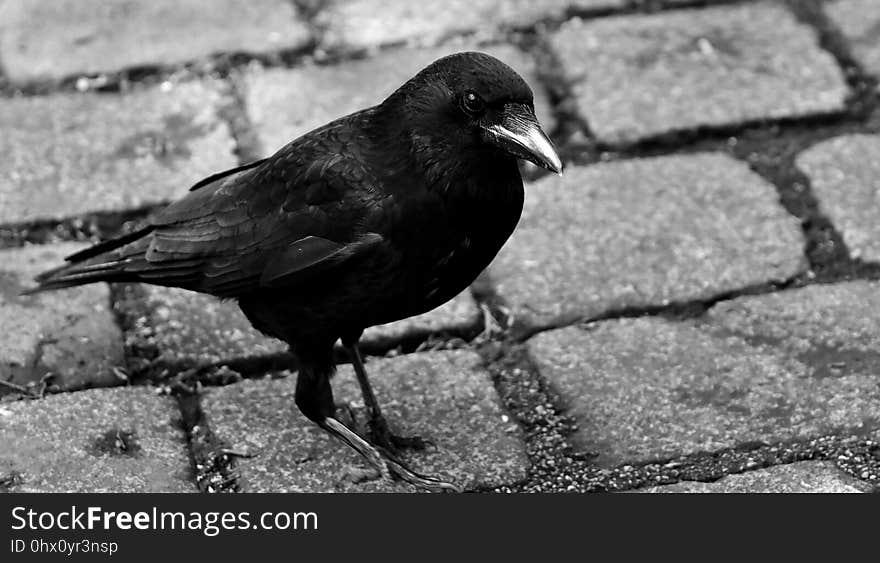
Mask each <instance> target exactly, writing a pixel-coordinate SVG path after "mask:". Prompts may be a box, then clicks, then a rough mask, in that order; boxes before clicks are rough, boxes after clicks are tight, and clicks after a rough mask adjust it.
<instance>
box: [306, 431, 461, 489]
mask: <svg viewBox="0 0 880 563" xmlns="http://www.w3.org/2000/svg"><path fill="white" fill-rule="evenodd" d="M321 426H322V427H323V428H324V429H325V430H328V431H329V432H330V433H332V434H334V435H336V436H337V437H338V438H340V439H341V440H342V441H344V442H345V443H347V444H348V445H349V446H351V447H352V448H354V449H355V450H356V451H357V452H358V453H359V454H361V455H362V456H363V457H364V458H365V459H366V460H367V461H368V462H369V463H370V465H372V466H373V467H375V468H376V470H377V471H378V472H379V474H380V475H381V476H382V477H383V478H385V479H388V480H398V481H404V482H406V483H409V484H410V485H413V486H414V487H417V488H419V489H423V490H426V491H431V492H443V491H448V492H461V489H460V488H459V487H457V486H456V485H454V484H452V483H448V482H446V481H442V480H440V479H436V478H434V477H428V476H427V475H420V474H418V473H416V472H415V471H413V470H411V469H410V468H408V467H407V466H406V465H405V464H404V463H403V462H402V461H400V460H398V459H397V458H396V457H395V456H394V455H393V454H391V453H390V452H389V451H388V450H385V449H382V448H379V447H376V446H374V445H372V444H370V443H369V442H367V441H366V440H364V439H363V438H362V437H360V436H358V435H357V433H355V432H354V431H352V430H351V429H349V428H348V427H346V426H345V425H343V424H342V423H341V422H340V421H339V420H337V419H335V418H332V417H329V418H325V419H324V421H323V423H322V424H321Z"/></svg>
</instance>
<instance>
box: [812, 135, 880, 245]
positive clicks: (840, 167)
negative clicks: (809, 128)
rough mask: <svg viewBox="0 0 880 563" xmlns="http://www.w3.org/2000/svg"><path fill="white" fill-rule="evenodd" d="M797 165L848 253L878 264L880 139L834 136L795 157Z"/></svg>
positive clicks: (863, 136) (875, 137)
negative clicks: (876, 261)
mask: <svg viewBox="0 0 880 563" xmlns="http://www.w3.org/2000/svg"><path fill="white" fill-rule="evenodd" d="M796 164H797V167H798V168H800V169H801V170H803V172H804V173H805V174H806V175H807V176H808V177H809V178H810V184H811V185H812V188H813V193H815V194H816V198H817V199H818V200H819V209H820V210H821V211H822V212H823V213H824V214H825V215H827V216H828V217H829V218H830V219H831V221H832V223H833V224H834V225H835V226H836V227H837V228H838V229H839V230H840V231H841V233H842V234H843V240H844V242H846V245H847V246H848V247H849V250H850V255H851V256H852V257H853V258H862V259H864V260H880V224H878V222H877V217H878V216H880V215H878V214H880V136H877V135H846V136H842V137H836V138H834V139H830V140H828V141H824V142H821V143H819V144H817V145H814V146H813V147H811V148H809V149H807V150H806V151H804V152H803V153H801V154H800V155H798V157H797V161H796Z"/></svg>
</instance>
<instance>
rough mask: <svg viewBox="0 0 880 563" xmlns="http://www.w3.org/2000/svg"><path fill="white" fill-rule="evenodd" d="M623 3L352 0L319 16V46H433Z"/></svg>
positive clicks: (611, 0) (583, 0) (593, 0)
mask: <svg viewBox="0 0 880 563" xmlns="http://www.w3.org/2000/svg"><path fill="white" fill-rule="evenodd" d="M624 4H625V0H513V1H511V0H470V1H465V0H453V1H447V2H410V1H408V0H390V1H389V0H350V1H346V2H337V3H335V4H332V5H331V7H329V8H328V9H326V10H325V11H323V12H322V13H320V14H318V16H317V18H316V23H317V25H318V26H319V27H320V28H321V29H322V31H323V35H322V41H321V44H322V46H323V47H324V48H327V49H366V48H371V47H377V46H379V45H387V44H390V43H400V42H409V43H415V44H419V45H433V44H436V43H438V42H439V41H441V40H443V39H445V38H446V37H449V36H451V35H455V34H459V33H467V32H473V31H477V32H482V33H483V34H492V33H493V32H495V31H497V28H517V27H526V26H529V25H531V24H533V23H534V22H535V21H536V20H541V19H547V18H560V17H562V16H563V15H564V14H565V13H566V10H567V9H569V8H573V9H591V8H612V7H619V6H623V5H624Z"/></svg>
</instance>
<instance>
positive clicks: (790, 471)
mask: <svg viewBox="0 0 880 563" xmlns="http://www.w3.org/2000/svg"><path fill="white" fill-rule="evenodd" d="M869 490H870V485H867V484H866V483H862V482H860V481H858V480H857V479H853V478H852V477H850V476H849V475H847V474H846V473H843V472H842V471H840V470H839V469H837V468H836V467H835V466H834V464H833V463H829V462H826V461H804V462H801V463H792V464H789V465H777V466H775V467H769V468H767V469H758V470H756V471H749V472H747V473H740V474H738V475H729V476H727V477H724V478H723V479H719V480H718V481H715V482H714V483H700V482H696V481H684V482H681V483H675V484H674V485H665V486H662V487H649V488H647V489H639V490H638V491H636V492H639V493H866V492H869Z"/></svg>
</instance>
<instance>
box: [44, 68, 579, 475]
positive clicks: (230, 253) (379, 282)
mask: <svg viewBox="0 0 880 563" xmlns="http://www.w3.org/2000/svg"><path fill="white" fill-rule="evenodd" d="M517 159H525V160H528V161H531V162H533V163H535V164H537V165H539V166H542V167H544V168H547V169H549V170H551V171H553V172H556V173H557V174H561V173H562V162H561V161H560V158H559V156H558V155H557V153H556V150H555V149H554V147H553V144H552V142H551V141H550V140H549V138H548V137H547V135H546V134H545V133H544V132H543V131H542V129H541V127H540V125H539V123H538V120H537V118H536V117H535V112H534V104H533V98H532V91H531V89H530V88H529V86H528V85H527V84H526V82H525V81H524V80H523V79H522V77H520V76H519V75H518V74H517V73H516V72H515V71H514V70H513V69H511V68H510V67H509V66H507V65H506V64H504V63H503V62H501V61H499V60H498V59H496V58H494V57H492V56H489V55H487V54H484V53H479V52H462V53H456V54H452V55H449V56H446V57H443V58H441V59H438V60H436V61H435V62H433V63H432V64H430V65H429V66H427V67H426V68H424V69H423V70H421V71H420V72H419V73H418V74H416V75H415V76H414V77H413V78H411V79H410V80H408V81H407V82H406V83H405V84H403V85H402V86H401V87H400V88H398V89H397V90H396V91H395V92H393V93H392V94H391V95H390V96H389V97H388V98H387V99H385V100H384V101H383V102H382V103H380V104H379V105H377V106H374V107H370V108H367V109H364V110H361V111H357V112H355V113H352V114H350V115H347V116H345V117H341V118H339V119H337V120H335V121H332V122H330V123H328V124H326V125H324V126H322V127H319V128H317V129H314V130H312V131H310V132H308V133H306V134H304V135H302V136H301V137H299V138H297V139H295V140H293V141H291V142H290V143H288V144H287V145H285V146H284V147H282V148H281V149H279V150H278V151H277V152H276V153H275V154H273V155H272V156H269V157H268V158H265V159H262V160H258V161H256V162H251V163H250V164H246V165H244V166H240V167H238V168H234V169H231V170H226V171H224V172H220V173H218V174H214V175H212V176H209V177H208V178H205V179H204V180H202V181H200V182H198V183H197V184H195V185H194V186H193V187H192V188H191V189H190V191H189V193H188V194H187V195H186V196H185V197H183V198H182V199H179V200H177V201H175V202H173V203H171V204H169V205H168V206H167V207H166V208H164V209H163V210H161V211H159V212H157V213H156V214H155V215H154V216H152V217H151V218H149V220H148V222H147V223H146V225H145V226H143V227H142V228H140V229H138V230H136V231H134V232H132V233H130V234H127V235H124V236H122V237H120V238H116V239H114V240H109V241H105V242H102V243H99V244H97V245H95V246H93V247H91V248H88V249H86V250H83V251H81V252H78V253H76V254H73V255H71V256H69V257H67V258H66V264H64V265H63V266H60V267H58V268H55V269H53V270H50V271H47V272H45V273H42V274H40V275H39V276H37V278H36V281H37V282H38V284H39V285H38V287H36V288H35V289H34V290H32V292H39V291H44V290H54V289H59V288H65V287H71V286H76V285H81V284H88V283H93V282H142V283H148V284H155V285H162V286H173V287H180V288H184V289H188V290H192V291H197V292H202V293H208V294H211V295H215V296H218V297H220V298H225V299H234V300H236V301H237V302H238V305H239V306H240V308H241V310H242V311H243V312H244V314H245V316H246V317H247V318H248V319H249V321H250V322H251V323H252V324H253V326H254V327H255V328H256V329H258V330H259V331H261V332H263V333H265V334H267V335H269V336H272V337H275V338H278V339H281V340H283V341H284V342H286V343H287V344H288V345H289V346H290V349H291V351H292V353H293V354H294V355H295V356H296V357H297V359H298V363H299V371H298V374H297V382H296V393H295V402H296V405H297V406H298V407H299V409H300V411H301V412H302V414H303V415H305V416H306V417H308V418H309V419H310V420H312V421H314V422H315V423H317V424H318V426H320V427H321V428H323V429H324V430H326V431H328V432H330V433H331V434H332V435H334V436H336V437H337V438H339V439H341V440H342V441H343V442H344V443H346V444H348V445H349V446H351V447H352V448H354V449H355V450H356V451H357V452H358V453H360V454H361V455H362V456H364V457H365V458H366V459H367V460H368V461H369V462H370V463H371V464H372V465H373V466H374V467H375V468H376V469H377V470H378V471H379V473H380V474H381V475H382V476H384V477H385V478H391V479H399V480H403V481H406V482H408V483H411V484H413V485H415V486H416V487H419V488H422V489H427V490H448V489H455V486H454V485H453V484H451V483H448V482H444V481H442V480H439V479H436V478H433V477H430V476H425V475H420V474H418V473H416V472H414V471H412V470H411V469H409V468H408V467H407V466H406V465H405V464H404V463H403V462H401V461H400V459H399V457H398V455H397V453H398V452H399V448H401V447H406V446H417V445H419V441H418V440H417V439H406V438H401V437H398V436H395V435H393V434H392V433H391V431H390V430H389V428H388V425H387V423H386V422H385V419H384V418H383V416H382V412H381V409H380V407H379V405H378V403H377V401H376V398H375V396H374V394H373V391H372V389H371V387H370V383H369V381H368V380H367V374H366V371H365V369H364V362H363V359H362V357H361V353H360V350H359V349H358V340H359V339H360V336H361V334H362V332H363V331H364V329H365V328H367V327H370V326H373V325H378V324H383V323H387V322H391V321H395V320H399V319H403V318H406V317H410V316H413V315H418V314H421V313H424V312H427V311H430V310H431V309H433V308H435V307H437V306H439V305H441V304H442V303H444V302H446V301H448V300H449V299H451V298H452V297H454V296H456V295H457V294H458V293H460V292H461V291H463V290H464V289H466V288H467V287H468V286H469V285H470V284H471V282H473V281H474V279H475V278H476V277H477V276H478V275H479V274H480V272H481V271H482V270H483V269H484V268H485V267H486V266H488V265H489V263H490V262H491V261H492V259H493V258H494V257H495V255H496V254H497V253H498V251H499V250H500V249H501V247H502V245H503V244H504V243H505V241H507V239H508V237H509V236H510V235H511V234H512V232H513V230H514V227H515V226H516V224H517V222H518V221H519V218H520V214H521V212H522V207H523V198H524V192H523V183H522V178H521V176H520V170H519V167H518V162H517ZM339 339H341V341H342V344H343V346H344V347H345V349H346V351H347V352H348V354H349V355H350V357H351V361H352V364H353V366H354V370H355V374H356V376H357V380H358V383H359V385H360V387H361V392H362V394H363V397H364V402H365V404H366V406H367V409H368V413H369V432H368V433H367V435H368V437H369V440H368V439H367V438H365V437H363V436H362V435H360V434H358V433H357V432H356V431H355V430H353V429H351V428H349V427H348V426H346V425H345V424H343V423H342V422H341V421H340V418H339V417H337V415H336V407H335V404H334V401H333V392H332V389H331V385H330V378H331V376H332V375H333V373H334V371H335V364H334V361H333V346H334V344H335V342H336V341H337V340H339Z"/></svg>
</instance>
